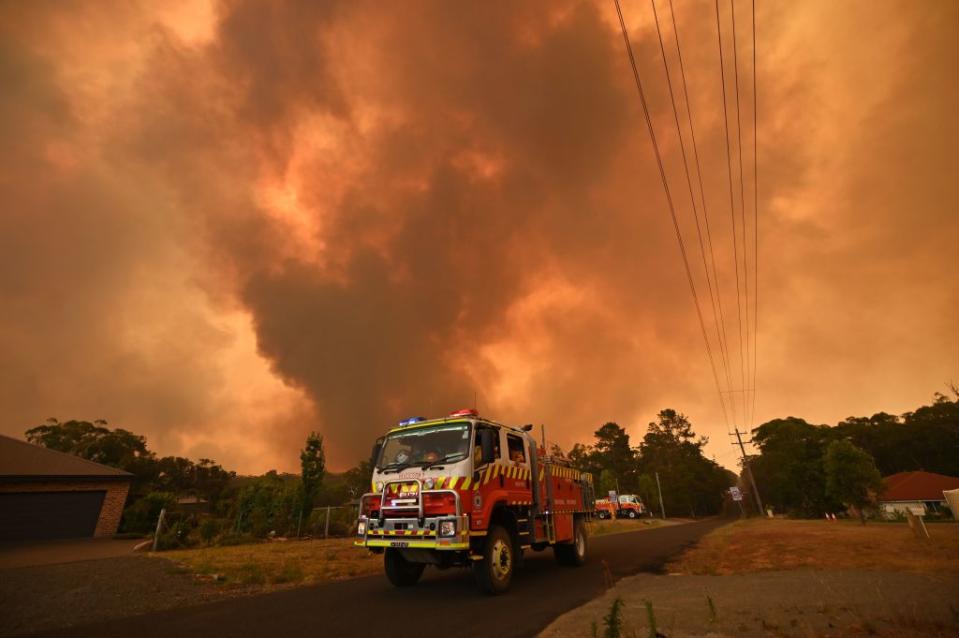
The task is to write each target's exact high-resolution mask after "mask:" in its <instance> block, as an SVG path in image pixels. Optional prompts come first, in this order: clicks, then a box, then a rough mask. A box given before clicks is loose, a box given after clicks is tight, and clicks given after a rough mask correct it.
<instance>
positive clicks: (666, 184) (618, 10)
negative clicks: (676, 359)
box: [613, 0, 726, 415]
mask: <svg viewBox="0 0 959 638" xmlns="http://www.w3.org/2000/svg"><path fill="white" fill-rule="evenodd" d="M613 3H614V4H615V5H616V14H617V16H619V26H620V28H621V29H622V31H623V42H624V43H625V44H626V53H627V54H628V55H629V63H630V65H631V66H632V69H633V79H634V80H635V81H636V90H637V92H638V93H639V100H640V103H641V104H642V106H643V117H644V118H645V119H646V127H647V129H648V130H649V137H650V139H651V140H652V143H653V151H654V153H655V155H656V165H657V166H658V167H659V178H660V180H661V181H662V183H663V190H664V191H665V193H666V203H667V204H668V205H669V214H670V217H671V218H672V220H673V229H674V230H675V231H676V241H677V242H678V243H679V251H680V253H681V255H682V258H683V266H684V267H685V269H686V279H687V281H688V282H689V290H690V292H691V293H692V295H693V304H694V305H695V306H696V315H697V317H698V318H699V327H700V330H701V331H702V334H703V342H704V343H705V344H706V355H707V356H708V358H709V365H710V368H711V369H712V372H713V381H714V382H715V383H716V392H717V395H718V396H719V404H720V406H722V409H723V414H724V415H725V414H726V402H725V400H724V399H723V393H722V388H721V387H720V385H719V375H718V374H717V373H716V361H715V358H714V357H713V351H712V347H711V346H710V345H709V337H708V335H707V333H706V323H705V322H704V321H703V312H702V309H701V308H700V305H699V295H698V294H697V293H696V284H695V283H694V282H693V273H692V270H691V269H690V267H689V258H688V257H687V255H686V244H685V243H684V242H683V235H682V233H681V232H680V230H679V221H678V219H677V218H676V207H675V205H674V204H673V196H672V193H671V192H670V190H669V182H668V181H667V180H666V170H665V168H664V167H663V158H662V155H661V153H660V151H659V142H657V141H656V131H655V130H654V129H653V121H652V118H651V117H650V115H649V106H648V104H647V103H646V92H645V91H644V90H643V83H642V81H641V80H640V78H639V68H638V67H637V66H636V58H635V57H634V56H633V47H632V45H631V44H630V42H629V33H628V32H627V30H626V21H625V20H624V19H623V10H622V7H620V5H619V0H613Z"/></svg>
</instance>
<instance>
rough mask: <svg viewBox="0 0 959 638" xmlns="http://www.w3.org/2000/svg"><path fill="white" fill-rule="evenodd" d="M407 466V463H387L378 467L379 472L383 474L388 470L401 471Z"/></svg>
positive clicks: (388, 471)
mask: <svg viewBox="0 0 959 638" xmlns="http://www.w3.org/2000/svg"><path fill="white" fill-rule="evenodd" d="M409 466H410V464H409V463H387V464H386V465H384V466H383V467H381V468H380V472H382V473H383V474H389V473H390V472H402V471H403V470H405V469H406V468H408V467H409Z"/></svg>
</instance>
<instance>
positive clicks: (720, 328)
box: [657, 0, 733, 390]
mask: <svg viewBox="0 0 959 638" xmlns="http://www.w3.org/2000/svg"><path fill="white" fill-rule="evenodd" d="M669 15H670V19H671V21H672V24H673V35H674V37H675V40H676V56H677V58H678V59H679V74H680V78H681V79H682V84H683V97H684V99H685V100H686V119H687V121H688V123H689V137H690V139H691V140H692V143H693V159H694V160H695V163H696V178H697V182H698V184H699V197H700V200H701V203H702V208H703V221H704V225H705V228H706V244H707V246H708V248H709V261H710V264H711V266H712V270H713V282H714V285H715V287H716V305H717V306H718V309H719V321H718V325H717V335H721V339H720V341H721V345H722V348H723V352H724V354H725V361H724V366H725V368H726V370H725V372H726V385H727V388H728V389H730V390H731V389H732V387H733V386H732V380H731V378H730V371H729V361H730V355H729V338H728V336H727V334H726V313H725V311H724V309H723V296H722V286H721V285H720V279H719V270H718V269H717V268H716V253H715V251H714V250H713V237H712V230H711V229H710V225H709V207H708V206H707V204H706V189H705V187H704V186H703V169H702V164H701V162H700V159H699V145H698V144H697V142H696V128H695V127H694V126H693V104H692V101H691V100H690V99H689V86H688V83H687V81H686V63H685V62H684V61H683V49H682V45H681V44H680V39H679V27H678V26H677V24H676V12H675V10H674V9H673V0H669ZM658 26H659V24H658V21H657V29H658ZM660 39H662V36H660ZM664 60H665V57H664ZM714 316H715V315H714Z"/></svg>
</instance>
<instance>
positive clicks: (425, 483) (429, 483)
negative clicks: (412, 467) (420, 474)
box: [423, 478, 436, 490]
mask: <svg viewBox="0 0 959 638" xmlns="http://www.w3.org/2000/svg"><path fill="white" fill-rule="evenodd" d="M435 485H436V481H434V480H433V479H431V478H428V479H426V480H425V481H423V487H424V488H426V489H428V490H431V489H433V486H435Z"/></svg>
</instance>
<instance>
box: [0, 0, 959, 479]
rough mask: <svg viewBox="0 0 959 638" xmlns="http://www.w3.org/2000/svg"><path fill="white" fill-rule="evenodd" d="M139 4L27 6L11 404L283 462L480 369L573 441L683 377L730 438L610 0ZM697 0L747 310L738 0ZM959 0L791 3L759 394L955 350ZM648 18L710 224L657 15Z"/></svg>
mask: <svg viewBox="0 0 959 638" xmlns="http://www.w3.org/2000/svg"><path fill="white" fill-rule="evenodd" d="M724 6H725V5H724ZM116 9H117V10H116V11H114V10H106V9H104V8H103V7H96V6H82V5H76V6H72V7H66V8H65V7H63V6H61V5H57V6H53V5H45V4H43V3H31V4H13V3H11V4H8V5H5V6H4V7H3V8H2V9H0V24H2V25H3V26H2V27H0V30H2V31H0V35H2V37H0V47H2V49H0V73H2V75H3V78H4V85H5V87H7V96H6V98H5V100H4V102H3V105H2V106H0V133H2V136H3V139H5V140H8V141H9V144H7V146H6V148H5V149H4V151H3V156H2V159H0V191H2V194H3V202H4V207H3V210H2V212H0V241H2V244H3V245H2V250H0V273H2V274H0V300H2V302H3V304H2V305H3V308H4V309H5V311H4V313H3V314H2V315H0V327H2V331H0V353H3V361H4V365H3V366H2V369H0V397H2V398H3V403H4V405H5V406H8V419H7V420H6V421H5V425H4V432H7V433H13V434H19V433H21V432H22V430H24V429H26V428H27V427H29V426H31V425H34V424H36V423H38V422H40V421H42V420H43V419H44V418H46V417H48V416H51V415H56V416H59V417H61V418H72V417H77V418H91V419H92V418H97V417H104V418H107V419H108V420H109V421H111V422H112V423H114V424H116V425H122V426H123V427H126V428H128V429H132V430H134V431H137V432H142V433H144V434H146V435H147V436H148V437H149V439H150V442H151V446H152V447H154V448H156V449H158V450H159V451H160V452H161V453H178V454H188V455H192V456H200V455H204V456H213V457H214V458H216V459H217V460H219V461H221V462H223V463H225V464H227V465H230V466H233V467H236V468H237V469H239V470H240V471H262V470H265V469H268V468H270V467H277V468H279V469H285V470H290V469H295V467H296V462H297V460H296V459H297V457H296V451H297V449H298V448H299V446H300V445H301V444H302V440H303V438H304V436H305V434H306V432H308V431H309V430H319V431H320V432H322V433H323V434H324V435H325V436H326V440H327V445H328V454H329V457H330V460H331V463H332V465H333V466H334V467H337V468H342V467H346V466H347V465H349V464H352V463H354V462H355V461H356V460H357V459H359V458H361V457H363V456H364V455H365V454H366V453H367V451H368V449H369V445H370V442H371V441H372V439H373V438H374V437H375V436H376V435H377V434H378V433H381V432H382V431H383V429H384V428H385V427H386V426H388V425H389V424H390V423H392V422H394V421H395V420H396V419H398V418H401V417H405V416H409V415H412V414H422V413H426V412H429V413H432V414H440V413H442V412H443V411H446V410H451V409H456V408H460V407H463V406H466V405H469V404H471V403H472V402H473V401H474V396H475V397H476V402H477V403H478V404H479V407H480V408H481V410H482V411H483V412H484V413H489V414H491V415H493V416H495V417H497V418H499V419H501V420H504V421H509V422H524V423H525V422H530V421H532V422H535V423H546V424H547V426H548V432H549V436H550V438H552V439H555V440H556V441H558V442H560V443H562V444H563V445H569V444H571V443H572V442H573V441H576V440H585V439H588V438H589V437H590V436H591V433H592V431H593V430H595V429H596V428H597V427H598V426H599V425H601V424H602V423H603V422H605V421H607V420H616V421H618V422H620V423H621V424H623V425H625V426H627V427H628V428H629V429H630V431H631V432H632V433H633V434H634V436H637V437H638V436H641V434H642V432H643V430H644V426H645V423H646V422H647V421H649V420H651V419H652V416H653V414H654V413H655V412H656V411H657V410H658V409H660V408H663V407H674V408H676V409H679V410H682V411H684V412H686V413H687V414H689V415H690V416H691V418H692V420H693V422H694V424H695V425H696V427H697V430H699V431H701V432H703V433H705V434H709V435H712V437H713V439H714V441H713V443H711V446H712V447H711V451H712V452H713V453H715V454H716V455H717V458H718V459H719V460H720V461H721V462H724V463H725V464H727V465H729V466H731V465H732V461H733V454H732V452H731V450H727V449H726V447H725V444H724V441H725V437H724V436H723V435H724V433H725V428H726V425H725V423H724V422H723V417H722V412H721V410H720V408H719V404H718V401H717V399H716V393H715V389H714V387H713V385H712V383H713V382H712V376H711V372H710V370H709V364H708V362H707V361H706V359H705V356H704V351H703V345H702V337H701V335H700V334H699V327H698V323H697V321H696V319H695V315H694V313H693V307H692V303H691V299H690V296H689V291H688V289H687V288H686V282H685V275H684V273H683V270H682V265H681V262H680V260H679V256H678V251H677V248H676V245H675V239H674V237H673V236H672V235H671V233H672V230H671V226H670V222H669V219H668V217H667V213H666V209H665V198H664V196H663V192H662V186H661V184H660V183H659V179H658V175H657V173H656V168H655V165H654V163H653V157H652V152H651V148H650V145H649V139H648V135H647V133H646V131H645V129H644V123H643V120H642V117H641V114H640V112H639V110H638V104H637V100H636V97H635V92H634V87H633V86H632V79H631V76H630V72H629V68H628V63H627V61H626V58H625V55H624V51H623V47H622V41H621V39H620V35H619V34H618V32H617V30H616V29H617V25H616V23H615V19H614V14H613V13H612V7H611V6H608V5H606V4H601V3H584V2H574V1H570V2H563V3H555V2H548V3H529V4H524V5H521V6H510V7H506V6H500V5H495V4H494V5H490V4H487V3H480V4H472V5H471V4H466V5H462V4H460V5H453V4H450V3H444V2H427V1H423V2H417V3H414V4H409V3H404V4H403V5H383V4H375V5H373V4H366V3H362V2H360V3H357V2H344V3H323V4H315V3H295V4H294V3H287V4H275V3H261V2H254V1H246V0H238V1H235V2H222V3H219V4H215V5H214V4H210V3H206V2H183V3H178V4H171V5H169V6H168V7H167V8H164V9H158V8H157V7H155V6H152V5H123V6H122V7H118V8H116ZM677 11H678V14H677V19H678V24H679V29H680V34H681V36H682V38H683V45H684V51H683V54H684V58H685V61H686V64H687V68H688V69H689V83H690V91H691V98H692V109H693V113H694V117H695V119H696V125H697V130H696V134H697V141H698V142H699V145H700V152H701V154H702V159H703V165H704V167H706V173H705V174H704V179H705V189H706V195H707V202H708V204H709V208H710V216H711V217H710V221H711V224H713V237H714V242H716V248H717V260H718V261H719V262H720V264H721V266H720V273H719V274H720V283H721V284H722V286H723V295H724V297H723V299H724V303H725V304H726V307H727V308H735V303H736V301H735V285H734V276H735V275H734V272H733V267H732V264H733V257H732V246H731V242H730V240H729V237H730V227H729V222H728V218H729V212H728V191H727V190H726V189H727V182H726V180H727V176H726V172H725V171H726V163H725V157H726V156H725V146H724V136H723V129H722V119H721V118H722V105H721V103H720V102H719V100H720V99H721V98H720V97H719V95H720V93H719V91H720V87H719V74H718V59H717V51H716V43H715V38H716V33H715V23H714V22H713V20H714V18H713V13H712V5H711V4H709V3H698V2H697V3H692V4H683V5H682V6H677ZM827 11H828V19H827V18H826V17H825V16H824V14H825V13H826V12H827ZM743 12H745V11H743ZM737 13H739V12H737ZM745 13H748V12H745ZM956 13H957V9H956V7H954V6H950V5H941V4H940V5H935V6H932V5H923V6H919V5H915V4H907V3H887V4H882V5H876V4H875V3H869V4H868V5H867V4H865V3H863V4H861V5H857V4H855V3H853V4H845V5H843V6H841V7H838V8H837V7H836V6H835V5H828V4H826V3H823V4H821V5H820V4H815V3H813V4H805V5H803V6H801V7H763V6H760V7H759V15H758V17H757V23H758V35H759V50H758V58H759V68H758V81H759V87H760V93H759V119H760V131H759V139H758V142H759V158H760V164H759V169H760V204H759V215H760V233H761V237H760V242H761V246H760V254H759V264H760V266H759V267H760V271H759V283H760V290H759V304H760V306H759V323H760V325H759V337H758V345H759V356H758V360H759V365H758V375H757V378H758V382H757V386H758V392H759V393H758V400H757V415H756V416H757V421H761V420H763V419H766V418H773V417H777V416H783V415H785V414H798V415H802V416H806V417H807V418H809V419H811V420H816V421H835V420H837V419H840V418H843V417H845V416H847V415H848V414H852V413H870V412H873V411H877V410H880V409H883V410H888V411H901V410H905V409H907V408H910V407H913V406H915V405H917V404H918V403H919V402H921V401H923V400H924V399H926V398H927V397H928V395H930V394H931V392H932V391H934V390H935V389H937V388H939V387H941V384H942V382H943V381H945V380H948V379H949V378H950V377H951V375H955V364H956V361H959V346H957V345H956V344H955V340H952V339H949V337H950V336H951V333H952V332H953V331H954V326H955V325H957V324H959V287H957V286H956V284H955V281H954V277H953V276H952V275H951V269H950V266H951V259H952V256H951V252H950V250H949V249H950V247H951V243H950V242H951V241H953V240H951V238H952V237H955V236H956V235H957V231H959V228H957V227H959V218H957V217H956V216H955V214H954V211H955V209H956V205H957V204H959V192H957V188H959V187H957V183H959V182H957V180H955V179H954V172H955V169H954V167H955V160H954V159H953V151H954V149H955V147H956V142H957V141H959V140H957V137H959V135H957V123H956V118H955V113H956V112H959V108H957V107H959V89H957V88H956V85H955V82H953V81H952V79H951V77H952V72H953V71H952V68H951V60H954V59H956V57H957V56H956V53H957V52H956V44H955V42H956V41H957V40H956V38H955V36H956V26H955V25H957V24H959V20H957V19H956V18H957V17H959V16H957V15H956ZM626 16H627V19H628V21H629V23H630V25H631V29H632V36H633V46H634V49H635V50H636V53H637V56H638V62H639V65H640V69H641V72H642V73H643V75H644V81H645V82H646V84H647V87H648V91H649V98H650V102H651V105H652V109H653V119H654V123H655V125H656V127H657V133H658V135H659V136H660V139H661V141H662V143H663V147H664V150H665V153H666V156H665V160H666V165H667V171H668V174H669V177H670V181H671V187H672V188H673V191H674V193H675V194H676V197H677V202H678V203H679V213H680V215H681V219H682V229H683V232H684V233H685V236H686V238H687V245H688V246H690V248H691V250H692V249H696V250H698V248H694V247H695V243H694V237H695V235H694V234H693V233H694V228H693V225H692V216H691V211H690V209H689V204H688V199H685V200H684V199H683V194H684V191H683V189H684V182H683V181H682V172H681V171H682V159H681V156H680V147H679V144H678V139H677V138H676V136H675V132H671V129H670V127H671V126H672V113H671V111H670V110H669V95H668V93H667V92H666V83H665V76H664V75H663V71H662V61H661V59H660V57H659V55H660V53H659V45H658V42H657V40H656V33H655V26H654V24H653V23H652V17H651V13H650V11H649V7H648V5H644V4H642V3H627V4H626ZM890 16H895V19H891V18H890ZM739 17H740V16H739V15H737V18H739ZM743 20H744V21H742V22H741V24H740V23H737V28H741V29H748V26H749V25H748V15H746V16H745V17H743ZM730 26H731V25H730V24H729V23H726V24H724V28H727V29H728V28H730ZM668 33H669V32H668V31H667V34H668ZM741 33H742V34H746V33H747V31H745V30H744V31H742V32H741ZM670 44H671V41H669V42H668V43H667V51H669V50H670V49H669V46H670ZM740 47H741V51H740V60H741V64H743V65H744V66H742V67H741V69H740V71H741V73H742V74H744V77H749V75H748V73H749V70H750V67H749V66H748V64H747V63H746V62H745V61H748V60H749V56H750V53H751V49H750V48H749V43H748V39H747V38H746V37H745V35H742V36H741V41H740ZM670 63H671V64H675V60H674V59H672V58H671V59H670ZM747 84H748V83H745V81H744V84H743V90H744V91H746V92H745V93H744V96H743V99H744V109H745V110H744V113H743V121H744V122H748V121H751V116H752V112H751V94H750V93H749V92H748V86H747ZM747 107H748V108H747ZM750 131H751V129H749V128H748V127H746V128H744V135H745V137H744V145H746V147H745V148H747V149H748V148H750V146H749V145H750V144H751V138H750V137H749V135H750V134H751V133H750ZM747 158H748V154H747ZM750 166H751V165H748V166H747V167H746V168H747V177H748V176H749V175H748V169H749V167H750ZM747 204H748V201H747ZM693 255H694V256H696V253H693ZM697 258H698V257H697ZM693 265H694V266H695V265H696V262H695V261H694V262H693ZM695 275H696V276H697V277H698V280H697V286H698V287H699V288H700V290H701V291H703V292H702V294H705V281H704V280H702V276H701V271H700V270H697V271H695ZM727 316H728V317H729V318H730V320H732V316H733V315H727ZM737 328H738V327H737V326H736V325H735V324H732V323H730V324H729V325H727V329H728V330H729V334H730V344H731V350H732V351H733V355H734V358H733V361H732V362H731V363H732V364H733V365H734V366H738V358H737V357H738V356H739V354H738V342H737V341H736V339H735V334H736V330H737ZM737 369H738V368H737Z"/></svg>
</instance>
